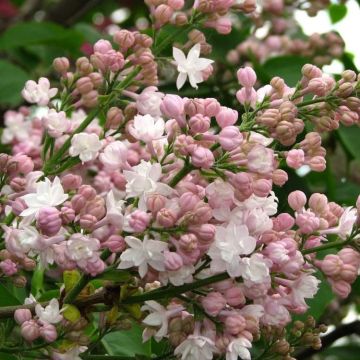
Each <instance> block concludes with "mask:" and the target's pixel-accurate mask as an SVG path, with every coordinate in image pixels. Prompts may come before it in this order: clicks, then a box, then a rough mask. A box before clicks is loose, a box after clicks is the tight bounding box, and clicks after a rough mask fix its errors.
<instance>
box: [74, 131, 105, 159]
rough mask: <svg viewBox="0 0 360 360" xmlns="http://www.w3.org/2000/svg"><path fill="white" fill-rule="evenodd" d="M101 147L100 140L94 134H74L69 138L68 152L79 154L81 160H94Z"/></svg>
mask: <svg viewBox="0 0 360 360" xmlns="http://www.w3.org/2000/svg"><path fill="white" fill-rule="evenodd" d="M101 147H102V144H101V141H100V140H99V137H98V136H97V135H96V134H88V133H80V134H75V135H74V136H73V138H72V139H71V147H70V149H69V154H70V155H71V156H73V157H75V156H79V158H80V160H81V161H82V162H88V161H92V160H95V159H96V157H97V156H98V153H99V151H100V149H101Z"/></svg>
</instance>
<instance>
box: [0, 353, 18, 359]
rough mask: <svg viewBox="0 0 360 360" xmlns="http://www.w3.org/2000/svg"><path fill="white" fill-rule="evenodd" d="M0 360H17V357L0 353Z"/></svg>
mask: <svg viewBox="0 0 360 360" xmlns="http://www.w3.org/2000/svg"><path fill="white" fill-rule="evenodd" d="M0 359H1V360H18V357H16V356H14V355H11V354H8V353H3V352H0Z"/></svg>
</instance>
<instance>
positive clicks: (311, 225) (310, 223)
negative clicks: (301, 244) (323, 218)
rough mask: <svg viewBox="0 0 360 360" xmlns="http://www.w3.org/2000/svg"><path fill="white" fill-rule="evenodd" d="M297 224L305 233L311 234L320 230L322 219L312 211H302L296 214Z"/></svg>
mask: <svg viewBox="0 0 360 360" xmlns="http://www.w3.org/2000/svg"><path fill="white" fill-rule="evenodd" d="M295 222H296V225H297V226H298V227H299V230H300V231H301V232H302V233H304V234H311V233H313V232H314V231H316V230H319V226H320V219H319V218H318V217H317V216H316V215H315V214H314V213H312V212H309V211H307V212H302V213H300V214H298V215H297V216H296V221H295Z"/></svg>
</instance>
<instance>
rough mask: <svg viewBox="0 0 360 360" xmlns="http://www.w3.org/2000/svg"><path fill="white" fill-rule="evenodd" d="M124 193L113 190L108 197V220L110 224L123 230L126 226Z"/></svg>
mask: <svg viewBox="0 0 360 360" xmlns="http://www.w3.org/2000/svg"><path fill="white" fill-rule="evenodd" d="M124 204H125V200H124V193H123V192H122V191H118V190H116V189H112V190H110V191H109V192H108V194H107V196H106V219H107V221H108V222H109V223H112V224H114V225H116V226H117V227H119V228H121V227H122V226H123V224H124V214H123V212H124Z"/></svg>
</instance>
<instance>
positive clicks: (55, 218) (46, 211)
mask: <svg viewBox="0 0 360 360" xmlns="http://www.w3.org/2000/svg"><path fill="white" fill-rule="evenodd" d="M36 225H37V227H38V228H39V230H40V231H41V232H42V233H43V234H44V235H47V236H54V235H56V234H57V233H58V232H59V230H60V228H61V225H62V220H61V217H60V211H59V210H58V209H56V208H54V207H43V208H41V209H40V210H39V212H38V214H37V217H36Z"/></svg>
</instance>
